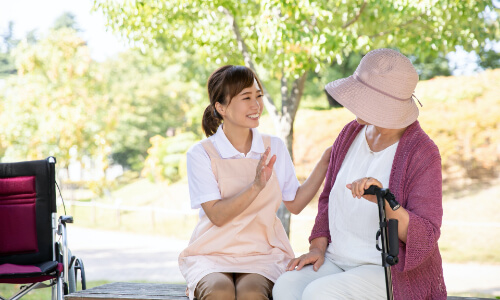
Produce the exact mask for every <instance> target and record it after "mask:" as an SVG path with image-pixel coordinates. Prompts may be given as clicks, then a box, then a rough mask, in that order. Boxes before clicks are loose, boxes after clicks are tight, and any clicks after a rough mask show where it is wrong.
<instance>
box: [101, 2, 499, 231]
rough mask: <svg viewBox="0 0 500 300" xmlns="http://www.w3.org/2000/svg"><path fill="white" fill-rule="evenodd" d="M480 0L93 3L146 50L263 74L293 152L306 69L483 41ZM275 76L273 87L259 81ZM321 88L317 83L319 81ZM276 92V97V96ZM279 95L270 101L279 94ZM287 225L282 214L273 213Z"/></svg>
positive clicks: (494, 28) (487, 28) (488, 32)
mask: <svg viewBox="0 0 500 300" xmlns="http://www.w3.org/2000/svg"><path fill="white" fill-rule="evenodd" d="M490 4H491V2H490V1H489V0H488V1H486V0H481V1H475V0H464V1H454V0H440V1H438V0H433V1H425V2H422V1H399V0H390V1H378V0H364V1H363V0H330V1H327V0H324V1H315V0H290V1H283V0H260V1H230V0H214V1H200V0H197V1H185V0H135V1H134V0H131V1H127V2H125V3H121V2H116V1H113V0H95V8H96V10H99V11H101V12H102V13H104V15H105V16H106V17H107V18H108V26H109V27H110V28H112V29H113V30H114V31H116V32H119V33H120V34H121V35H122V36H124V37H126V38H128V39H129V40H131V41H133V42H134V43H135V44H136V45H138V46H140V47H142V48H143V49H145V51H147V50H148V49H154V48H157V47H161V48H164V49H166V50H169V51H179V50H180V49H182V50H186V51H191V52H194V53H195V54H196V55H194V56H193V59H197V60H198V61H199V62H200V63H206V62H209V63H213V62H214V61H217V64H219V65H220V64H226V63H234V64H241V63H244V64H245V65H247V66H249V67H251V68H252V69H254V70H255V71H256V72H257V74H258V75H259V77H260V78H261V79H262V81H263V83H264V86H263V89H264V94H265V96H266V97H265V98H264V99H265V105H266V108H267V111H268V113H269V114H270V115H271V116H272V118H273V120H274V124H275V127H276V130H277V132H278V134H279V135H280V136H281V137H282V138H283V139H284V140H285V141H286V145H287V147H288V150H289V151H290V154H291V155H292V157H293V151H292V150H293V149H292V145H293V122H294V119H295V115H296V113H297V110H298V107H299V103H300V100H301V98H302V95H303V92H304V85H305V81H306V76H307V74H308V73H309V72H321V71H322V70H323V69H324V68H325V66H329V65H331V64H332V63H333V62H336V63H337V64H338V65H341V64H342V63H343V61H342V57H343V56H344V55H348V54H349V53H351V52H353V51H354V52H358V51H359V52H368V51H369V50H371V49H374V48H381V47H393V48H397V49H399V50H400V51H401V52H403V53H404V54H411V55H414V56H416V57H420V58H425V57H428V56H436V55H437V53H440V52H441V53H447V52H449V51H453V50H454V47H455V45H463V46H464V48H466V49H468V50H473V49H478V48H480V47H483V46H484V44H485V40H486V39H487V38H490V39H495V37H498V36H499V25H498V22H495V20H493V21H492V20H491V19H490V18H486V17H484V16H483V15H482V13H483V11H485V8H486V7H487V6H488V5H490ZM270 81H279V82H280V88H279V90H278V91H269V90H268V89H267V86H268V82H270ZM319 88H320V89H322V87H319ZM276 95H277V96H276ZM279 98H281V99H280V100H281V101H279V100H278V99H279ZM280 217H281V219H282V221H283V222H284V226H285V228H286V229H287V231H288V228H289V224H288V221H287V220H288V219H289V213H287V212H284V213H280Z"/></svg>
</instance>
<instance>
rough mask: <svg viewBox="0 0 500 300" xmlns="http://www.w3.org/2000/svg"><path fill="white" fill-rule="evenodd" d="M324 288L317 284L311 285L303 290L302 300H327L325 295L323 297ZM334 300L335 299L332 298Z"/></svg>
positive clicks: (312, 283)
mask: <svg viewBox="0 0 500 300" xmlns="http://www.w3.org/2000/svg"><path fill="white" fill-rule="evenodd" d="M323 291H324V287H323V288H322V287H321V286H318V284H317V282H314V281H313V282H311V283H309V284H308V285H307V286H306V288H305V289H304V290H303V292H302V295H301V297H300V299H302V300H317V299H325V295H323ZM331 299H333V298H331Z"/></svg>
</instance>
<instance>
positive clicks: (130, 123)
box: [101, 50, 202, 171]
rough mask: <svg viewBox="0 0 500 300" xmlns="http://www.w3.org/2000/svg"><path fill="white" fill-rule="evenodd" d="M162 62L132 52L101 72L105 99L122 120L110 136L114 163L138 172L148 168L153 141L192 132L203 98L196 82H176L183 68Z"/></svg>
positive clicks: (113, 60) (117, 122)
mask: <svg viewBox="0 0 500 300" xmlns="http://www.w3.org/2000/svg"><path fill="white" fill-rule="evenodd" d="M160 56H161V55H160ZM161 60H162V59H161V58H160V57H158V59H154V60H152V59H151V57H148V56H144V55H142V54H141V53H140V52H139V51H134V50H130V51H127V52H125V53H121V54H120V55H119V56H118V57H117V58H115V59H110V60H108V61H107V62H105V63H103V64H102V66H101V67H102V70H103V72H104V73H103V77H104V78H106V91H105V92H104V94H107V95H108V96H109V98H110V101H112V103H113V105H114V109H116V110H117V115H118V116H119V117H118V118H117V120H116V124H115V130H114V131H113V132H110V133H109V136H108V138H109V140H110V142H111V153H112V158H113V161H114V162H116V163H119V164H121V165H123V166H125V167H129V168H131V169H133V170H136V171H139V170H140V169H142V168H143V167H144V162H145V160H146V156H147V150H148V148H149V147H150V146H151V144H150V138H151V137H153V136H156V135H165V134H166V132H167V131H168V130H169V128H181V127H184V126H188V124H189V122H187V121H188V120H187V118H188V116H187V112H188V111H189V110H190V109H191V108H192V107H193V105H195V103H196V102H198V101H199V99H200V98H201V94H202V92H201V91H200V88H199V84H198V83H197V82H192V80H189V79H188V78H185V79H184V80H183V81H179V80H178V79H177V76H176V74H178V73H179V72H181V69H180V66H179V65H176V64H174V63H171V64H168V63H166V62H165V61H161ZM153 61H154V62H153Z"/></svg>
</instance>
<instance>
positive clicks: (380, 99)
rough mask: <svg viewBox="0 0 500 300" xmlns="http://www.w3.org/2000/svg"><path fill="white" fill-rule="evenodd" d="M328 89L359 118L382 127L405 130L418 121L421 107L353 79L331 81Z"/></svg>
mask: <svg viewBox="0 0 500 300" xmlns="http://www.w3.org/2000/svg"><path fill="white" fill-rule="evenodd" d="M325 90H326V92H327V93H328V94H330V96H332V97H333V99H335V101H337V102H338V103H340V104H342V105H343V106H344V107H345V108H347V109H348V110H350V111H351V112H352V113H353V114H355V115H356V116H357V117H358V118H360V119H362V120H363V121H365V122H368V123H370V124H372V125H375V126H378V127H381V128H389V129H400V128H405V127H407V126H409V125H410V124H412V123H413V122H415V121H416V120H417V118H418V113H419V112H418V107H417V105H416V104H415V101H413V99H412V98H409V99H408V100H404V101H402V100H397V99H394V98H392V97H390V96H387V95H384V94H382V93H380V92H378V91H376V90H374V89H371V88H370V87H368V86H366V85H364V84H362V83H361V82H359V81H357V80H356V79H354V77H353V76H349V77H346V78H342V79H338V80H335V81H332V82H330V83H328V84H327V85H326V86H325Z"/></svg>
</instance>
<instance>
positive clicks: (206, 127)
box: [201, 104, 222, 137]
mask: <svg viewBox="0 0 500 300" xmlns="http://www.w3.org/2000/svg"><path fill="white" fill-rule="evenodd" d="M221 123H222V118H220V115H219V113H218V112H217V111H216V110H215V108H214V107H213V106H212V105H211V104H210V105H209V106H207V108H205V112H204V113H203V119H202V121H201V126H202V127H203V131H204V132H205V135H206V136H207V137H209V136H212V135H214V134H215V133H216V132H217V128H219V125H220V124H221Z"/></svg>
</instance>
